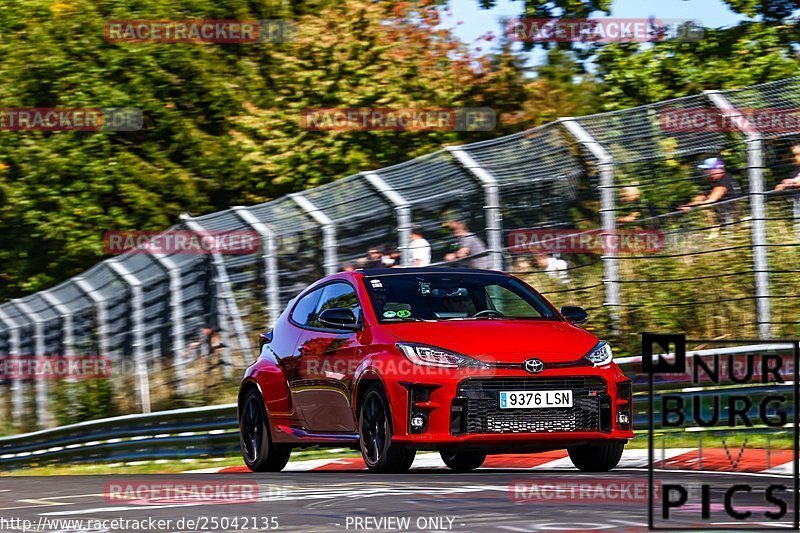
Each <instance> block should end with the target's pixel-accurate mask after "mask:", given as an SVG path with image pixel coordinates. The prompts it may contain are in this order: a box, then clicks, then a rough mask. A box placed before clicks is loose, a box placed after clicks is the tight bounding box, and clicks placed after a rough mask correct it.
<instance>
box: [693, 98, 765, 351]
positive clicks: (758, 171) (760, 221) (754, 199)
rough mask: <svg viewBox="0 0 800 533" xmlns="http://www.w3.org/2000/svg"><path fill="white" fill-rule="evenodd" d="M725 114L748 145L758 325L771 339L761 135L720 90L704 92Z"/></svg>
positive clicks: (763, 336) (763, 334) (748, 174)
mask: <svg viewBox="0 0 800 533" xmlns="http://www.w3.org/2000/svg"><path fill="white" fill-rule="evenodd" d="M704 93H705V95H706V96H708V98H709V100H711V102H712V103H713V104H714V105H715V106H717V108H718V109H719V110H720V111H721V112H722V114H723V115H724V116H726V117H728V118H729V119H732V120H731V121H732V122H733V123H734V124H735V125H736V128H737V129H738V130H739V131H740V132H741V133H742V135H744V138H745V142H746V143H747V176H748V178H749V182H750V218H751V220H752V226H751V227H752V231H751V238H752V241H753V242H752V247H753V270H754V273H755V285H756V322H757V323H758V336H759V338H762V339H768V338H769V337H770V336H771V331H770V330H771V327H770V315H771V303H770V291H769V264H768V260H767V226H766V220H765V219H766V210H765V208H764V149H763V141H762V139H761V135H759V134H758V133H757V129H756V128H755V127H754V126H753V125H751V124H750V122H749V121H748V120H747V118H746V117H745V116H744V115H742V113H741V112H740V111H739V110H738V109H736V108H735V107H734V106H733V104H731V103H730V102H729V101H728V99H727V98H726V97H725V96H724V95H723V94H722V93H720V92H718V91H704Z"/></svg>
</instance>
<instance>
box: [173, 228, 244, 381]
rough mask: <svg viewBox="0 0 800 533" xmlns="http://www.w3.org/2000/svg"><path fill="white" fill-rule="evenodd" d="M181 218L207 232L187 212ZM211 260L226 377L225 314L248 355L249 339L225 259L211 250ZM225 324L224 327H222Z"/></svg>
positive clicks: (228, 356)
mask: <svg viewBox="0 0 800 533" xmlns="http://www.w3.org/2000/svg"><path fill="white" fill-rule="evenodd" d="M181 220H182V221H183V223H184V224H185V225H186V227H187V228H189V231H191V232H193V233H195V234H197V235H200V236H202V235H207V234H208V233H209V232H208V231H207V230H206V229H205V228H203V226H202V225H201V224H200V223H199V222H198V221H197V220H196V219H194V218H192V217H191V216H190V215H189V214H186V213H184V214H183V215H181ZM211 261H212V262H213V264H214V271H215V272H216V280H215V281H216V286H217V302H218V304H217V313H218V315H220V316H219V318H220V319H221V320H220V326H221V327H220V330H221V334H222V342H223V344H224V345H225V346H223V348H222V354H223V362H224V363H225V365H224V366H223V374H224V375H225V377H226V378H229V377H231V376H232V375H233V360H232V358H231V349H230V343H229V342H228V332H227V326H226V325H224V324H223V322H224V318H223V317H225V316H226V315H227V316H228V317H230V319H231V322H232V323H233V329H234V332H235V334H236V338H237V339H238V341H239V348H241V350H242V351H243V352H244V353H246V354H248V356H249V355H250V340H249V339H248V337H247V332H246V331H245V329H244V323H243V322H242V316H241V315H240V314H239V306H238V305H237V304H236V298H235V297H234V295H233V287H232V286H231V280H230V278H229V277H228V269H227V268H225V260H224V259H223V258H222V255H221V254H220V252H219V250H213V251H212V253H211ZM222 326H225V327H222Z"/></svg>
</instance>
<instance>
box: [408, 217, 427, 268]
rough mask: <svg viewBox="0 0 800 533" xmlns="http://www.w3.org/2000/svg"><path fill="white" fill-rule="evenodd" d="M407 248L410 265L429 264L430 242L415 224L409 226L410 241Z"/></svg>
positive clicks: (423, 265)
mask: <svg viewBox="0 0 800 533" xmlns="http://www.w3.org/2000/svg"><path fill="white" fill-rule="evenodd" d="M408 248H409V250H408V251H409V254H410V255H411V266H415V267H425V266H428V265H430V264H431V244H430V243H429V242H428V241H427V239H425V237H423V236H422V233H421V231H420V228H419V226H417V225H416V224H415V225H414V226H413V227H412V228H411V243H410V244H409V245H408Z"/></svg>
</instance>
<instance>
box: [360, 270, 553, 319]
mask: <svg viewBox="0 0 800 533" xmlns="http://www.w3.org/2000/svg"><path fill="white" fill-rule="evenodd" d="M364 284H365V285H366V287H367V291H368V292H369V294H370V298H371V300H372V305H373V308H374V309H375V314H376V316H377V317H378V320H379V321H380V322H402V321H413V320H466V319H479V318H486V319H502V318H516V319H520V318H527V319H551V320H557V315H556V313H555V311H554V310H553V309H552V307H551V306H549V305H548V304H547V303H545V301H544V300H543V299H542V298H541V297H540V296H538V295H537V294H536V293H534V292H533V291H531V290H530V289H528V288H527V287H525V285H523V284H522V283H521V282H520V281H519V280H517V279H515V278H512V277H509V276H502V275H492V274H458V273H454V274H446V273H436V274H411V273H409V274H394V273H393V274H387V275H383V276H370V277H366V278H364Z"/></svg>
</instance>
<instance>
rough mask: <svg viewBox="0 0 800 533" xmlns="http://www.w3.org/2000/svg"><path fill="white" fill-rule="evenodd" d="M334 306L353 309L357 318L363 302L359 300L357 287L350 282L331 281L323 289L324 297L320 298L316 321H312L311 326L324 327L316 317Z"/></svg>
mask: <svg viewBox="0 0 800 533" xmlns="http://www.w3.org/2000/svg"><path fill="white" fill-rule="evenodd" d="M334 307H343V308H345V309H352V310H353V313H354V314H355V315H356V318H359V317H360V313H361V304H360V303H359V302H358V296H356V291H355V289H353V287H352V286H351V285H350V284H348V283H331V284H330V285H326V286H325V287H324V288H323V289H322V298H320V300H319V305H318V306H317V311H316V313H314V322H312V323H310V324H309V326H314V327H318V328H320V327H323V326H322V324H320V323H319V322H317V321H316V317H318V316H319V314H320V313H321V312H323V311H324V310H326V309H332V308H334Z"/></svg>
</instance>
